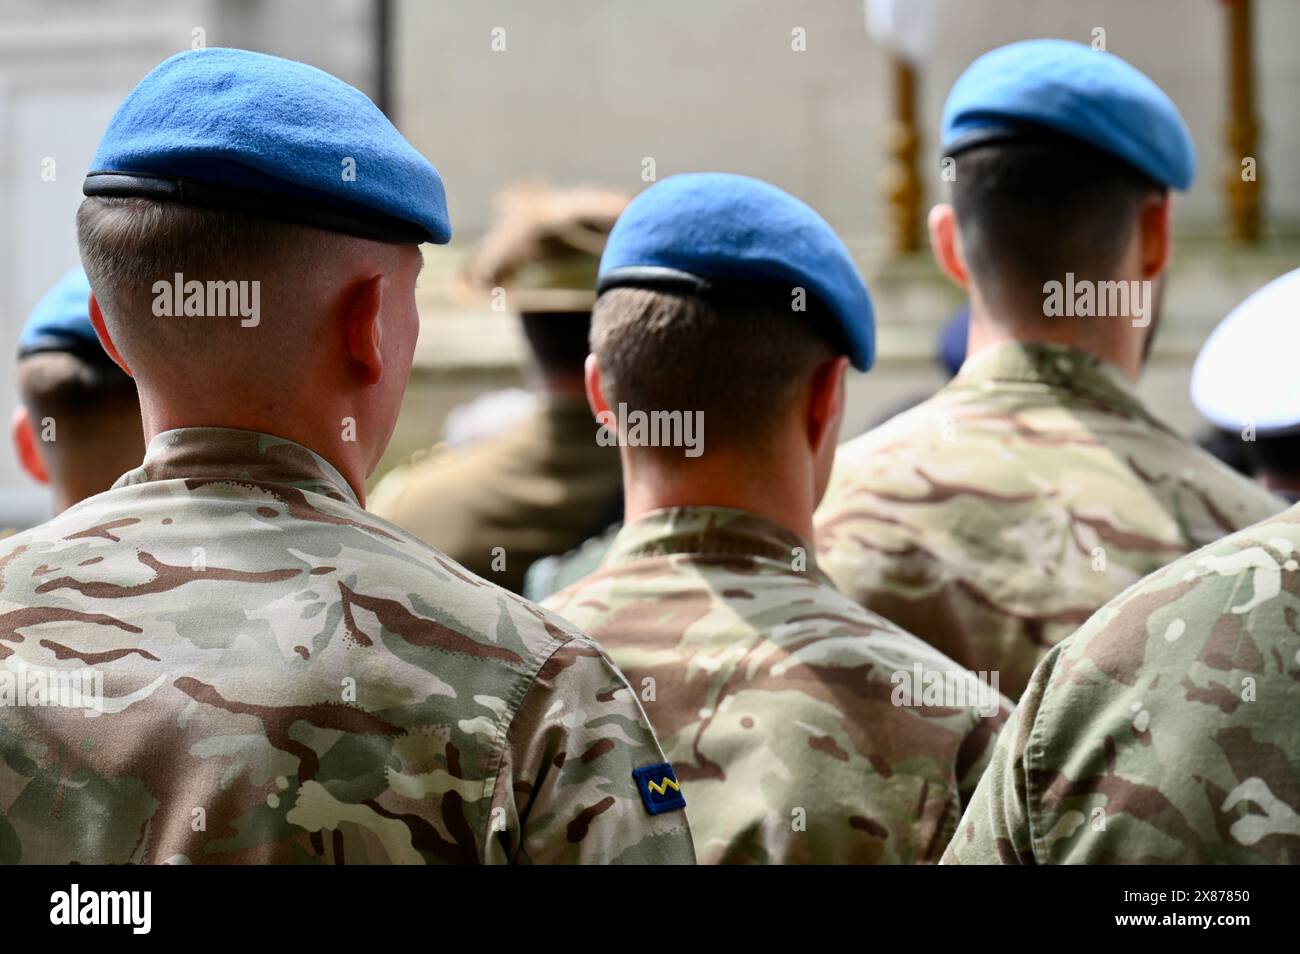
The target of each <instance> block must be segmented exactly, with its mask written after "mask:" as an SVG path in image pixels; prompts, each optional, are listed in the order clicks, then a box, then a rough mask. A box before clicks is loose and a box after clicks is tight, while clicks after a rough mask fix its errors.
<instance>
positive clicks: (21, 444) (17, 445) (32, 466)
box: [9, 404, 50, 484]
mask: <svg viewBox="0 0 1300 954" xmlns="http://www.w3.org/2000/svg"><path fill="white" fill-rule="evenodd" d="M9 433H10V436H12V437H13V441H14V453H16V454H17V455H18V463H20V464H22V467H23V470H25V471H27V474H28V476H30V477H31V478H32V480H34V481H36V482H37V483H40V484H48V483H49V482H50V475H49V472H48V471H47V470H46V469H45V461H43V460H41V452H40V451H39V450H37V447H36V445H37V439H36V432H35V431H34V430H32V421H31V417H30V416H29V415H28V413H27V408H26V407H24V406H23V405H21V404H20V405H18V407H16V408H14V413H13V417H12V418H11V419H10V421H9Z"/></svg>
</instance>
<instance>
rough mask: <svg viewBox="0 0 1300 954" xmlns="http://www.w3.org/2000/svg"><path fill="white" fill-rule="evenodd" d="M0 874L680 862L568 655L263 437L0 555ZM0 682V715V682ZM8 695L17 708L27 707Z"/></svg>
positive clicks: (551, 620)
mask: <svg viewBox="0 0 1300 954" xmlns="http://www.w3.org/2000/svg"><path fill="white" fill-rule="evenodd" d="M0 575H2V578H0V676H6V675H7V676H9V679H8V680H7V681H8V682H9V683H10V686H9V689H10V690H12V688H13V686H12V682H13V678H12V677H13V675H14V674H20V673H21V672H22V670H23V669H24V668H26V669H27V670H28V671H29V672H33V671H36V670H41V671H44V672H50V671H54V670H58V671H86V669H87V667H91V668H92V669H93V670H94V671H96V672H98V673H100V674H101V675H102V689H103V699H102V712H93V711H92V712H89V713H87V712H86V711H78V710H77V709H75V708H70V707H67V706H64V707H46V706H34V705H31V704H28V705H26V706H21V707H20V706H16V705H14V704H13V698H14V697H13V695H12V691H11V692H10V696H9V701H8V704H5V705H0V862H41V863H67V862H81V863H122V862H169V861H170V862H194V863H200V862H206V863H212V862H301V863H336V864H337V863H344V862H347V863H364V862H411V863H424V862H572V861H580V862H610V861H619V862H679V863H689V862H690V861H691V860H692V858H693V851H692V846H691V840H690V835H689V833H688V830H687V828H686V822H685V816H684V814H683V813H682V812H680V811H679V812H676V813H662V814H658V815H654V816H652V815H650V814H648V813H647V811H646V809H645V808H644V807H643V805H642V803H641V799H640V797H639V795H638V787H637V784H636V782H635V781H634V779H633V778H632V773H633V770H634V769H636V768H638V767H640V766H644V765H647V764H655V763H661V762H663V761H664V759H663V756H662V752H661V750H660V748H659V746H658V744H657V742H656V741H655V738H654V735H653V733H652V731H651V730H650V729H649V726H648V724H647V722H646V721H645V714H644V712H643V711H642V709H641V707H640V705H639V704H638V703H637V701H636V698H635V696H634V695H633V694H632V693H631V691H630V689H629V688H628V686H627V683H626V682H625V680H624V679H623V677H622V676H621V675H620V674H619V672H618V671H617V669H615V668H614V667H613V665H612V664H610V662H609V661H608V660H607V659H606V658H605V657H604V656H603V655H602V653H601V652H600V650H599V649H598V648H597V647H596V646H595V644H594V643H592V642H591V641H590V640H589V639H587V638H586V637H584V636H582V635H581V634H579V633H578V632H577V631H575V630H574V629H572V628H571V627H569V626H568V625H566V624H565V623H564V622H563V621H561V620H558V619H556V618H555V617H553V616H551V615H550V614H547V613H544V612H543V611H541V610H540V609H538V608H536V607H534V606H532V605H531V604H528V603H525V602H524V601H522V600H520V599H518V598H517V597H514V596H512V595H510V594H509V593H507V592H505V591H504V590H501V589H499V588H498V587H495V586H493V585H491V584H489V583H486V582H484V581H482V580H479V579H477V578H475V577H473V576H470V575H469V574H467V573H465V572H463V571H462V570H461V569H460V568H459V567H457V566H456V565H455V564H454V563H452V562H451V561H450V560H447V559H446V558H445V557H443V556H442V555H441V554H440V553H438V552H436V551H434V550H432V549H430V548H428V547H427V546H425V545H423V544H421V543H419V542H418V541H416V540H415V539H414V538H413V537H411V536H409V535H408V534H406V533H404V532H403V531H401V530H398V529H397V528H396V527H393V526H390V525H388V524H386V523H384V522H383V521H381V520H378V519H376V518H374V517H372V516H370V515H369V514H367V513H366V512H364V511H363V510H361V509H360V508H359V507H358V506H357V502H356V499H355V498H354V496H353V494H352V492H351V490H350V489H349V488H348V486H347V484H346V483H345V481H344V480H343V478H342V477H341V476H340V475H339V473H338V472H337V471H336V470H335V469H334V468H333V467H332V466H330V464H328V463H327V462H326V461H324V460H323V459H322V458H320V457H319V456H317V455H316V454H314V453H312V452H311V451H309V450H307V449H306V448H304V447H301V446H299V445H297V444H294V443H291V442H288V441H284V440H281V439H279V438H274V437H269V436H266V435H261V434H256V433H253V432H250V431H237V430H227V429H219V428H187V429H182V430H176V431H169V432H167V433H164V434H161V435H159V436H158V437H156V438H155V439H154V441H153V442H152V444H151V445H150V448H149V452H148V454H147V456H146V459H145V463H144V465H143V466H142V467H141V468H140V469H138V470H136V471H133V472H131V473H129V474H127V475H125V476H124V477H123V478H122V479H121V480H120V481H119V482H118V483H117V485H115V487H114V489H112V490H110V491H108V492H107V493H104V494H100V495H99V496H96V497H93V498H91V499H89V500H86V501H83V502H82V503H80V504H78V505H76V506H74V507H72V508H71V509H69V510H67V511H66V512H65V513H63V514H62V515H61V516H59V517H56V518H55V519H54V520H52V521H50V522H49V523H47V524H44V525H43V526H41V527H38V528H36V529H34V530H31V531H28V532H26V533H23V534H19V535H18V536H15V537H11V538H10V539H8V540H6V541H5V542H4V544H3V545H2V546H0ZM5 681H6V680H0V700H3V699H4V698H5V696H4V688H5V687H4V682H5ZM29 700H30V697H29Z"/></svg>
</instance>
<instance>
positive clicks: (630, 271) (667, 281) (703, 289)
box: [596, 265, 827, 314]
mask: <svg viewBox="0 0 1300 954" xmlns="http://www.w3.org/2000/svg"><path fill="white" fill-rule="evenodd" d="M613 288H646V289H652V290H655V291H667V292H678V293H680V294H684V295H699V296H700V297H701V298H708V297H709V296H710V295H714V296H725V297H727V298H739V299H742V300H745V301H755V302H764V303H768V304H772V303H775V304H778V305H782V306H788V305H789V304H790V291H791V289H792V288H793V286H791V285H786V284H783V283H781V282H771V281H756V280H754V279H739V278H737V279H725V278H704V277H702V276H700V275H695V274H692V273H691V272H684V271H681V270H680V269H676V268H665V267H663V266H661V265H625V266H622V267H619V268H611V269H609V270H608V271H606V272H605V274H603V275H601V276H600V279H599V280H598V281H597V282H596V294H597V295H598V296H599V295H603V294H604V293H605V292H607V291H609V290H611V289H613ZM808 306H809V307H808V312H810V313H813V314H818V313H821V312H824V311H826V310H827V309H826V307H825V306H824V305H823V304H822V303H821V301H820V300H819V299H818V298H817V296H816V295H814V294H812V293H811V292H809V294H808Z"/></svg>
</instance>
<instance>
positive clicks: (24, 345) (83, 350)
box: [18, 268, 112, 365]
mask: <svg viewBox="0 0 1300 954" xmlns="http://www.w3.org/2000/svg"><path fill="white" fill-rule="evenodd" d="M52 351H59V352H65V353H68V354H75V355H77V356H78V357H80V358H82V359H83V360H85V361H87V362H89V363H90V364H100V365H109V364H112V359H111V358H109V356H108V354H107V353H106V352H105V351H104V348H103V346H101V345H100V343H99V339H98V338H97V337H95V328H94V326H93V325H92V324H91V323H90V282H89V281H87V280H86V273H85V272H83V271H82V270H81V269H80V268H73V269H70V270H69V271H68V272H66V273H65V274H64V275H63V277H62V278H60V279H59V280H58V281H57V282H55V283H54V285H53V287H51V288H50V290H49V291H47V292H46V293H45V294H44V295H43V296H41V300H40V301H38V302H37V303H36V307H35V308H33V309H32V313H31V314H30V315H28V316H27V322H26V323H25V324H24V325H23V330H22V332H21V333H20V334H19V336H18V357H19V358H20V359H22V358H25V357H27V356H28V355H33V354H44V353H48V352H52Z"/></svg>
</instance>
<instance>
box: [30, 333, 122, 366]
mask: <svg viewBox="0 0 1300 954" xmlns="http://www.w3.org/2000/svg"><path fill="white" fill-rule="evenodd" d="M38 354H67V355H71V356H72V357H74V358H76V359H78V360H79V361H82V362H84V363H85V364H88V365H90V366H92V367H97V368H116V367H117V365H116V364H114V363H113V359H112V358H110V357H109V356H108V353H107V352H106V351H105V350H104V349H103V348H102V347H101V346H100V345H99V342H97V341H93V342H92V341H86V340H84V339H82V338H76V337H73V336H71V335H68V336H62V335H44V336H42V337H39V338H36V339H34V340H32V341H28V342H25V343H24V344H23V345H22V347H20V348H19V349H18V360H19V361H21V360H23V359H24V358H30V357H33V356H34V355H38Z"/></svg>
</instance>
